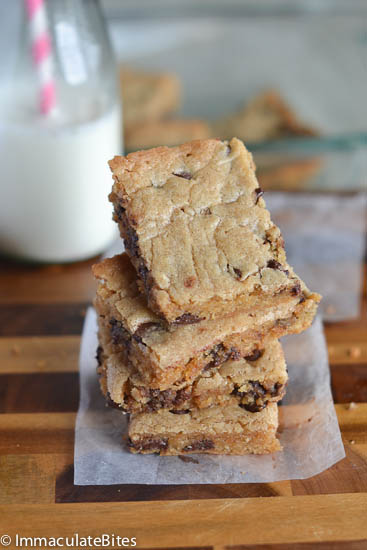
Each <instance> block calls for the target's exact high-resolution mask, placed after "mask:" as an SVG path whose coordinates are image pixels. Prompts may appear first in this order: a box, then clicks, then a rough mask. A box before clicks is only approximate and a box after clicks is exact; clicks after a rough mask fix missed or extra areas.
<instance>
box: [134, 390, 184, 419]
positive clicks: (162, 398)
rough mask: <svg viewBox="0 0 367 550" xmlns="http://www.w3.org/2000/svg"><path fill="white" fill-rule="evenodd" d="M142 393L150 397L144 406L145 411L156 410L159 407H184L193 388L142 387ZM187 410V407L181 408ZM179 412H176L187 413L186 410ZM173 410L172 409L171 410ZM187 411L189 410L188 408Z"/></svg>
mask: <svg viewBox="0 0 367 550" xmlns="http://www.w3.org/2000/svg"><path fill="white" fill-rule="evenodd" d="M140 391H141V393H142V394H143V396H144V397H146V398H147V399H148V402H147V403H146V405H145V407H144V412H154V411H157V410H159V409H171V408H172V407H176V408H177V410H179V409H178V408H179V407H182V405H184V404H185V403H186V402H187V401H188V400H189V399H190V398H191V391H192V390H191V389H188V388H182V389H180V390H173V389H168V390H153V389H148V388H143V387H142V388H141V389H140ZM175 410H176V409H175ZM180 410H185V411H186V410H187V409H180ZM180 410H179V412H177V413H176V414H186V413H184V412H180ZM170 412H172V411H170ZM187 412H189V411H188V410H187Z"/></svg>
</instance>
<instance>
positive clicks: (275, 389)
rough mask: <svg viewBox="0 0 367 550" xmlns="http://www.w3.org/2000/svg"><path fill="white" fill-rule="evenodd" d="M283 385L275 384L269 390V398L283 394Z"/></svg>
mask: <svg viewBox="0 0 367 550" xmlns="http://www.w3.org/2000/svg"><path fill="white" fill-rule="evenodd" d="M283 388H284V384H281V383H280V382H275V384H274V386H273V387H272V388H271V389H270V390H269V393H270V395H271V397H278V396H279V395H280V394H281V393H282V392H283Z"/></svg>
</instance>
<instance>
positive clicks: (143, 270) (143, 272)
mask: <svg viewBox="0 0 367 550" xmlns="http://www.w3.org/2000/svg"><path fill="white" fill-rule="evenodd" d="M138 275H139V277H140V279H141V280H142V281H143V285H144V288H145V291H146V292H148V291H149V284H148V278H149V270H148V269H147V267H146V266H145V264H144V262H143V260H140V262H139V267H138Z"/></svg>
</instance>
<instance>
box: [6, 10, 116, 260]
mask: <svg viewBox="0 0 367 550" xmlns="http://www.w3.org/2000/svg"><path fill="white" fill-rule="evenodd" d="M19 7H21V9H22V11H23V17H24V29H23V31H22V36H21V40H20V47H19V50H20V51H19V55H18V56H17V63H16V64H15V70H14V71H13V73H12V76H11V78H8V79H7V81H6V82H0V90H1V92H0V93H1V96H2V97H1V100H0V166H1V181H0V254H2V255H10V256H13V257H18V258H21V259H27V260H33V261H42V262H68V261H74V260H81V259H85V258H88V257H91V256H94V255H96V254H98V253H100V252H101V251H103V250H104V249H105V248H106V246H107V245H108V244H109V243H110V242H111V240H112V239H113V237H114V236H115V235H116V229H115V224H114V223H113V222H112V219H111V218H112V208H111V206H110V204H109V202H108V198H107V197H108V193H109V191H110V189H111V186H112V179H111V173H110V171H109V168H108V165H107V161H108V160H109V159H111V158H112V157H113V156H114V155H116V154H121V153H122V143H121V139H122V123H121V107H120V101H119V95H118V91H117V79H116V65H115V60H114V57H113V54H112V51H111V47H110V44H109V40H108V36H107V33H106V28H105V23H104V21H103V17H102V14H101V11H100V8H99V5H98V2H97V0H24V2H20V4H19ZM2 24H4V22H3V23H2Z"/></svg>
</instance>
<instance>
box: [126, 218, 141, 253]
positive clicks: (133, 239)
mask: <svg viewBox="0 0 367 550" xmlns="http://www.w3.org/2000/svg"><path fill="white" fill-rule="evenodd" d="M124 242H125V246H126V248H127V250H128V251H129V252H130V254H132V255H133V256H135V257H139V255H140V248H139V245H138V242H139V238H138V235H137V233H136V231H135V229H133V228H132V227H131V226H130V225H129V226H128V227H127V228H126V233H125V238H124Z"/></svg>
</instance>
